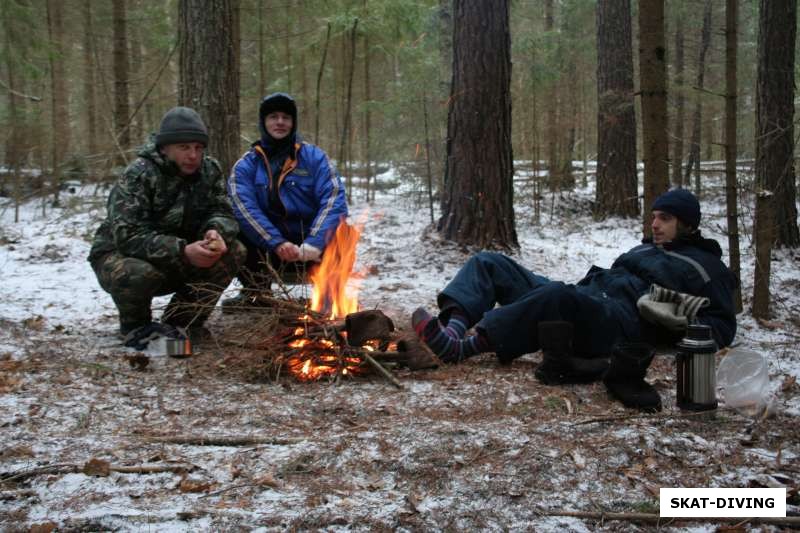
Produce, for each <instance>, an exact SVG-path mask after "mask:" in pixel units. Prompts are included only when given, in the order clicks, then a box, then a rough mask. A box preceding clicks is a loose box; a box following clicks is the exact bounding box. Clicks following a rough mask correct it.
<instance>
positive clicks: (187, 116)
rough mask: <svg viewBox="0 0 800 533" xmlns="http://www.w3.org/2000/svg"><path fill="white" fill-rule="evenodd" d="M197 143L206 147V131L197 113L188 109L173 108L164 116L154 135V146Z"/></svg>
mask: <svg viewBox="0 0 800 533" xmlns="http://www.w3.org/2000/svg"><path fill="white" fill-rule="evenodd" d="M185 142H198V143H201V144H202V145H203V146H208V130H207V129H206V125H205V124H204V123H203V119H202V118H200V115H198V114H197V111H195V110H194V109H191V108H188V107H182V106H178V107H173V108H172V109H170V110H169V111H167V112H166V113H165V114H164V118H162V119H161V126H160V127H159V129H158V133H157V134H156V144H157V145H158V146H166V145H168V144H176V143H185Z"/></svg>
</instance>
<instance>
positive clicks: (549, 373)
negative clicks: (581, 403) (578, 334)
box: [534, 321, 608, 385]
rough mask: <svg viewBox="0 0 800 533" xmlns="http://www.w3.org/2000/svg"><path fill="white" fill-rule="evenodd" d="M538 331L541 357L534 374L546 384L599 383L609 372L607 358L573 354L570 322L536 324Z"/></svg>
mask: <svg viewBox="0 0 800 533" xmlns="http://www.w3.org/2000/svg"><path fill="white" fill-rule="evenodd" d="M538 331H539V346H541V348H542V357H543V358H542V362H541V364H540V365H539V366H538V367H536V370H535V372H534V374H535V376H536V379H538V380H539V381H540V382H542V383H544V384H545V385H561V384H565V383H591V382H593V381H598V380H599V379H600V378H601V377H602V376H603V373H604V372H605V371H606V370H607V369H608V360H607V359H583V358H579V357H575V356H574V355H573V350H572V331H573V327H572V323H571V322H562V321H548V322H539V329H538Z"/></svg>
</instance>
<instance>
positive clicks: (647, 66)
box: [639, 0, 669, 237]
mask: <svg viewBox="0 0 800 533" xmlns="http://www.w3.org/2000/svg"><path fill="white" fill-rule="evenodd" d="M639 86H640V92H641V95H642V144H643V147H642V148H643V152H644V209H643V224H642V225H643V234H644V236H645V237H649V236H650V234H651V229H650V217H651V214H650V206H652V205H653V202H654V201H655V199H656V198H657V197H658V195H660V194H661V193H663V192H664V191H666V190H667V189H668V188H669V165H668V158H669V155H668V154H669V143H668V140H667V85H666V49H665V47H664V0H641V1H640V2H639Z"/></svg>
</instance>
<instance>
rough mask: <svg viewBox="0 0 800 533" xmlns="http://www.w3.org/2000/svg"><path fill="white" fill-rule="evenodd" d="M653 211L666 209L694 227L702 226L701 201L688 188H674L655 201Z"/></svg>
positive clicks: (665, 210)
mask: <svg viewBox="0 0 800 533" xmlns="http://www.w3.org/2000/svg"><path fill="white" fill-rule="evenodd" d="M651 211H664V212H666V213H669V214H670V215H673V216H675V217H677V218H678V220H680V221H681V222H683V223H684V224H686V225H687V226H689V227H690V228H692V229H697V228H698V226H700V202H698V201H697V198H696V197H695V195H694V194H692V193H691V192H689V191H687V190H686V189H672V190H671V191H667V192H665V193H664V194H662V195H661V196H659V197H658V198H656V201H655V202H653V207H652V208H651Z"/></svg>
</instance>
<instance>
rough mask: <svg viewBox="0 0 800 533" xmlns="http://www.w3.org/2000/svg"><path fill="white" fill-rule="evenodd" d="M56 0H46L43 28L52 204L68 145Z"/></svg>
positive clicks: (60, 21) (60, 13) (59, 14)
mask: <svg viewBox="0 0 800 533" xmlns="http://www.w3.org/2000/svg"><path fill="white" fill-rule="evenodd" d="M62 9H63V5H62V3H61V2H60V0H47V28H48V33H49V36H50V44H51V46H52V48H53V50H52V52H51V53H50V54H49V56H50V82H51V103H52V110H53V111H52V119H53V131H52V133H53V137H52V139H51V141H50V142H51V143H52V144H51V147H50V149H51V152H50V155H51V163H52V165H53V181H52V187H53V205H58V203H59V191H60V188H61V176H62V172H63V170H64V169H63V165H64V162H65V160H66V157H67V154H68V153H69V148H70V146H69V145H70V127H69V112H68V109H67V103H68V102H69V93H68V92H67V91H68V87H67V83H66V74H65V73H64V64H65V63H66V60H67V58H66V47H65V41H64V15H63V10H62Z"/></svg>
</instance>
